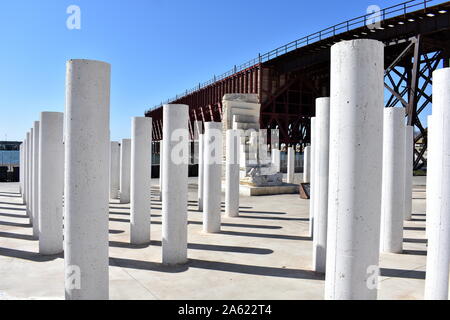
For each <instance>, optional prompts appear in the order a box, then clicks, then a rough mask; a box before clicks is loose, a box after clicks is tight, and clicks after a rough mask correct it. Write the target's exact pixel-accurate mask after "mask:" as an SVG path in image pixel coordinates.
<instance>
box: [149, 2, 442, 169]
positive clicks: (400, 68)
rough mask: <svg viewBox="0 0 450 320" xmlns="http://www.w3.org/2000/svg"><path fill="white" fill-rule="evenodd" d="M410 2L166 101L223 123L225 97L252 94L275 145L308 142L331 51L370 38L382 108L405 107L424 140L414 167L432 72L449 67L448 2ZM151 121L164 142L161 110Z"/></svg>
mask: <svg viewBox="0 0 450 320" xmlns="http://www.w3.org/2000/svg"><path fill="white" fill-rule="evenodd" d="M433 2H436V1H431V0H420V1H418V0H412V1H407V2H404V3H401V4H398V5H395V6H392V7H389V8H385V9H383V10H381V11H380V12H379V13H378V16H376V17H378V18H379V20H381V21H379V22H378V24H377V25H371V24H369V23H368V22H369V20H370V19H373V18H374V15H373V14H372V15H364V16H361V17H358V18H355V19H352V20H348V21H345V22H343V23H341V24H338V25H335V26H332V27H329V28H327V29H324V30H322V31H319V32H317V33H314V34H312V35H309V36H307V37H303V38H301V39H298V40H296V41H293V42H291V43H288V44H287V45H285V46H282V47H280V48H277V49H275V50H272V51H270V52H268V53H266V54H264V55H258V57H257V58H255V59H253V60H251V61H248V62H247V63H245V64H243V65H241V66H238V67H236V66H235V67H234V68H233V69H232V70H230V71H229V72H227V73H225V74H223V75H221V76H219V77H214V78H213V79H211V80H210V81H208V82H206V83H204V84H203V85H199V86H197V87H195V88H193V89H191V90H189V91H186V92H185V93H183V94H182V95H178V96H176V97H175V98H173V99H169V100H168V101H167V103H180V104H187V105H189V112H190V120H191V123H190V126H191V132H193V123H194V121H202V122H205V121H221V119H222V97H223V95H224V94H226V93H255V94H257V95H258V96H259V100H260V103H261V114H260V124H261V128H266V129H279V131H280V143H286V144H300V145H302V146H304V145H305V144H307V143H309V142H310V118H311V117H312V116H314V115H315V106H314V103H315V99H316V98H318V97H323V96H328V95H329V91H330V87H329V79H330V47H331V46H332V45H333V44H335V43H337V42H339V41H342V40H351V39H357V38H370V39H376V40H379V41H383V42H384V43H385V45H386V48H385V70H386V72H385V87H386V95H385V106H386V107H393V106H403V107H404V108H405V116H406V117H407V121H408V124H410V125H413V126H414V127H415V131H416V132H417V133H418V134H417V135H416V137H415V139H416V141H424V144H423V145H422V146H421V148H418V149H417V150H416V151H415V154H416V157H415V165H414V167H415V168H416V169H417V168H420V167H421V166H423V165H424V164H426V159H425V158H424V154H425V152H426V132H427V130H426V128H424V126H423V125H422V120H423V119H422V120H421V117H420V116H421V113H422V112H423V110H426V109H427V108H429V107H431V99H432V96H431V85H432V72H433V71H434V70H435V69H437V68H439V67H442V65H444V66H448V63H449V58H450V2H449V1H447V2H443V3H439V4H436V5H432V3H433ZM145 115H146V116H149V117H152V118H153V123H154V126H153V139H154V140H155V141H158V140H161V139H162V125H163V117H162V106H161V105H158V106H156V107H154V108H152V109H150V110H148V111H146V113H145Z"/></svg>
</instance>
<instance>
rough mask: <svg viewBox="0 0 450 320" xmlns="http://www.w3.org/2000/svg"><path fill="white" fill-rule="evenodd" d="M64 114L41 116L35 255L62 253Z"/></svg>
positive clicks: (42, 114)
mask: <svg viewBox="0 0 450 320" xmlns="http://www.w3.org/2000/svg"><path fill="white" fill-rule="evenodd" d="M63 122H64V114H63V113H61V112H42V113H41V124H40V137H39V138H40V141H39V190H40V191H41V192H39V201H38V204H39V253H40V254H44V255H51V254H57V253H61V252H62V251H63V212H62V204H63V189H64V162H63V161H64V157H63V154H64V146H63Z"/></svg>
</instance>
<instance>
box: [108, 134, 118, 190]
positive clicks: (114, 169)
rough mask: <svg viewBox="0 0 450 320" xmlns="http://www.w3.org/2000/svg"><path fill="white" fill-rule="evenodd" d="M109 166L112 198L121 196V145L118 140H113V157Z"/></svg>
mask: <svg viewBox="0 0 450 320" xmlns="http://www.w3.org/2000/svg"><path fill="white" fill-rule="evenodd" d="M109 168H110V169H109V180H110V181H109V184H110V189H109V197H110V198H111V199H117V198H119V186H120V146H119V142H117V141H111V158H110V167H109Z"/></svg>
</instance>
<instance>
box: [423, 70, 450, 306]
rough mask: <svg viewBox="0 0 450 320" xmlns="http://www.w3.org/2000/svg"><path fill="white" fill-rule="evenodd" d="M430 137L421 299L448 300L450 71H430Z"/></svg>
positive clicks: (449, 259)
mask: <svg viewBox="0 0 450 320" xmlns="http://www.w3.org/2000/svg"><path fill="white" fill-rule="evenodd" d="M432 126H433V138H434V139H436V140H435V142H434V144H433V149H432V150H431V152H432V153H433V154H432V158H433V164H436V167H435V168H434V169H433V170H432V171H431V176H430V173H429V176H428V179H429V180H428V181H427V182H428V183H430V182H432V183H434V186H433V193H432V194H431V195H428V194H427V197H428V199H427V201H431V202H433V203H434V204H433V209H434V211H433V213H432V214H433V216H432V219H431V221H430V224H429V227H430V232H428V253H427V272H426V279H425V299H433V300H447V299H448V298H449V295H448V288H449V263H450V68H443V69H440V70H437V71H434V72H433V121H432Z"/></svg>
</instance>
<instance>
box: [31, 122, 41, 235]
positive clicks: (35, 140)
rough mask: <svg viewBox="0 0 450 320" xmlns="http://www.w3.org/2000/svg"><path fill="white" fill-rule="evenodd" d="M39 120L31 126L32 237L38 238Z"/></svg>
mask: <svg viewBox="0 0 450 320" xmlns="http://www.w3.org/2000/svg"><path fill="white" fill-rule="evenodd" d="M39 128H40V123H39V121H35V122H34V126H33V160H32V166H33V186H32V188H33V193H32V197H33V206H32V212H31V213H32V215H33V238H34V239H39V134H40V129H39Z"/></svg>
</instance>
